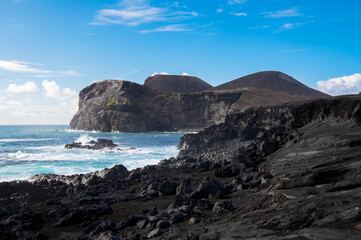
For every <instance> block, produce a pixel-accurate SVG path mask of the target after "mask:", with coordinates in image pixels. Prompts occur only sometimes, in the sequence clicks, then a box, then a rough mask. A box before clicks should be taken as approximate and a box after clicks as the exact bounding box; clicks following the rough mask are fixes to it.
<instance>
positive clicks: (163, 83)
mask: <svg viewBox="0 0 361 240" xmlns="http://www.w3.org/2000/svg"><path fill="white" fill-rule="evenodd" d="M143 85H144V86H146V87H150V88H153V89H156V90H158V91H161V92H172V93H192V92H201V91H204V90H206V89H208V88H212V85H210V84H208V83H206V82H205V81H203V80H202V79H200V78H197V77H194V76H186V75H163V74H156V75H154V76H151V77H148V78H147V79H146V80H145V82H144V84H143Z"/></svg>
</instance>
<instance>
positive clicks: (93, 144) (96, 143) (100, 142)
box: [64, 138, 118, 150]
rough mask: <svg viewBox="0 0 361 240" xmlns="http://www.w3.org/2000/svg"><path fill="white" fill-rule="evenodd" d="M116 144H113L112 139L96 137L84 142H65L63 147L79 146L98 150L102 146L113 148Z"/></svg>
mask: <svg viewBox="0 0 361 240" xmlns="http://www.w3.org/2000/svg"><path fill="white" fill-rule="evenodd" d="M117 146H118V145H116V144H114V143H113V141H112V140H107V139H102V138H98V139H97V140H91V141H89V142H87V143H85V144H83V143H81V142H72V143H69V144H66V145H65V146H64V147H65V148H66V149H73V148H80V149H90V150H99V149H103V148H115V147H117Z"/></svg>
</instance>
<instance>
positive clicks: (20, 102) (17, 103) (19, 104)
mask: <svg viewBox="0 0 361 240" xmlns="http://www.w3.org/2000/svg"><path fill="white" fill-rule="evenodd" d="M6 104H7V105H12V106H21V105H23V102H22V101H16V100H9V101H7V102H6Z"/></svg>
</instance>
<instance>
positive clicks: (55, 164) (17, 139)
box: [0, 126, 184, 181]
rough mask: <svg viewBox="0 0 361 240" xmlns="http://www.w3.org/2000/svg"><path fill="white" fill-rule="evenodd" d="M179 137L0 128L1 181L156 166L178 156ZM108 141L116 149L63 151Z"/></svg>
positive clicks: (57, 128) (45, 128)
mask: <svg viewBox="0 0 361 240" xmlns="http://www.w3.org/2000/svg"><path fill="white" fill-rule="evenodd" d="M183 135H184V134H182V133H96V132H84V131H72V130H69V129H68V126H0V181H10V180H23V179H27V178H29V177H31V176H33V175H35V174H40V173H54V174H64V175H71V174H76V173H87V172H92V171H97V170H101V169H103V168H106V167H108V168H109V167H112V166H114V165H116V164H123V165H124V166H125V167H127V168H128V169H135V168H137V167H143V166H145V165H150V164H157V163H158V162H159V161H160V160H162V159H166V158H170V157H174V156H176V155H177V154H178V149H177V145H178V143H179V139H180V137H181V136H183ZM97 138H105V139H111V140H112V141H113V142H114V143H115V144H117V145H118V148H116V149H103V150H87V149H71V150H69V149H65V148H64V145H65V144H67V143H71V142H73V141H80V142H82V143H86V142H88V141H90V140H92V139H97Z"/></svg>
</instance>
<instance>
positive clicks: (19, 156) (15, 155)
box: [8, 151, 29, 159]
mask: <svg viewBox="0 0 361 240" xmlns="http://www.w3.org/2000/svg"><path fill="white" fill-rule="evenodd" d="M28 156H29V155H28V154H24V153H23V152H22V151H17V152H16V153H9V154H8V157H9V158H17V159H24V158H26V157H28Z"/></svg>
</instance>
